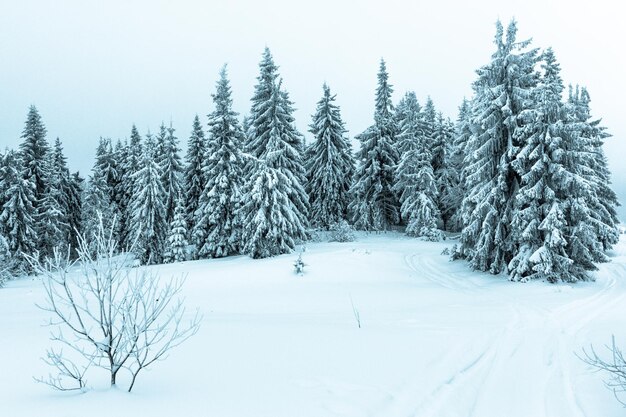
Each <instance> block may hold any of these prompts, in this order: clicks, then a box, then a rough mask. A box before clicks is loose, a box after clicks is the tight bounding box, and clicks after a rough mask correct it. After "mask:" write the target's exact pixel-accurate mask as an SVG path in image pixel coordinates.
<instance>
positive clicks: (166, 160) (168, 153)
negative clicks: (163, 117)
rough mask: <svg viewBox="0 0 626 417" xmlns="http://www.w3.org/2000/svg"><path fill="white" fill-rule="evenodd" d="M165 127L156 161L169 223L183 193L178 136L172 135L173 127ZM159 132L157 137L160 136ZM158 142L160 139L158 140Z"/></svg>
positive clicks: (162, 127) (166, 217) (163, 127)
mask: <svg viewBox="0 0 626 417" xmlns="http://www.w3.org/2000/svg"><path fill="white" fill-rule="evenodd" d="M161 129H165V132H164V139H163V141H162V144H161V145H160V146H159V148H160V150H159V152H160V155H159V156H158V159H157V163H158V164H159V166H160V168H161V172H162V177H161V182H162V183H163V188H164V189H165V219H166V221H167V223H168V224H169V223H171V222H172V220H173V218H174V211H175V210H176V204H177V201H178V200H179V199H180V198H181V197H182V195H183V164H182V161H181V158H180V154H179V152H180V148H179V146H178V138H177V137H176V135H174V132H175V129H174V128H173V127H172V124H171V123H170V126H169V127H168V128H165V126H164V125H162V126H161ZM161 134H163V133H160V134H159V137H160V136H161ZM159 142H160V140H159Z"/></svg>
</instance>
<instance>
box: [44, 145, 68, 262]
mask: <svg viewBox="0 0 626 417" xmlns="http://www.w3.org/2000/svg"><path fill="white" fill-rule="evenodd" d="M47 157H48V158H47V161H46V164H47V165H48V166H47V168H46V171H47V176H46V188H45V190H44V193H43V196H42V200H41V203H40V204H41V205H40V208H39V214H38V215H37V217H36V220H37V231H38V245H37V246H38V248H39V255H40V256H41V257H42V258H44V259H45V258H47V257H51V256H53V255H54V250H55V248H57V247H58V248H60V249H62V250H67V247H68V244H69V242H68V241H67V238H68V235H69V224H68V219H67V200H66V195H65V194H64V192H63V188H62V187H63V175H64V173H62V172H59V171H58V170H57V169H56V167H55V164H54V160H53V153H52V152H48V154H47Z"/></svg>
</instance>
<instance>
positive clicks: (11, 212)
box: [0, 151, 37, 271]
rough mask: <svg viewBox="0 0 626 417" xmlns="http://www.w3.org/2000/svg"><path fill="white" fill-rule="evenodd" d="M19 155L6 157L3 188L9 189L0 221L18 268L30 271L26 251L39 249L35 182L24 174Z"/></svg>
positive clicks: (9, 154) (9, 152) (33, 252)
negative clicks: (36, 227) (36, 225)
mask: <svg viewBox="0 0 626 417" xmlns="http://www.w3.org/2000/svg"><path fill="white" fill-rule="evenodd" d="M19 158H20V155H18V154H16V153H15V152H13V151H8V152H7V154H6V155H5V157H4V170H3V178H2V181H3V185H2V189H6V194H5V195H6V196H7V198H6V199H5V201H4V205H3V206H2V210H1V211H0V224H2V227H3V230H4V233H3V234H4V237H5V239H6V241H7V244H8V246H9V252H10V253H11V256H12V258H13V259H14V260H15V262H16V266H17V268H19V269H21V270H23V271H30V267H29V264H28V262H27V261H26V258H25V257H24V255H34V254H35V252H36V251H37V233H36V231H35V218H34V211H35V209H34V207H33V205H34V204H35V182H34V181H29V180H28V179H25V178H24V175H23V168H22V167H23V162H22V161H20V159H19Z"/></svg>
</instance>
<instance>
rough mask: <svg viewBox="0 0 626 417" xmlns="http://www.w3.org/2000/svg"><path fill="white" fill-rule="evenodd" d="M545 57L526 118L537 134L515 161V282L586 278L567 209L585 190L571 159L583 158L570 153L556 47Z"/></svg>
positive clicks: (510, 268) (531, 136)
mask: <svg viewBox="0 0 626 417" xmlns="http://www.w3.org/2000/svg"><path fill="white" fill-rule="evenodd" d="M543 58H544V61H543V62H542V70H543V74H542V77H541V81H540V83H539V84H538V86H537V88H536V89H535V91H534V92H533V100H534V102H535V109H533V110H532V111H528V112H527V114H526V115H525V118H526V119H527V120H526V122H527V123H526V125H527V126H529V129H532V133H531V134H530V136H529V137H528V139H527V141H526V142H525V143H523V144H522V146H521V149H520V150H519V152H518V153H517V157H516V160H515V161H514V167H515V169H516V170H517V172H518V173H519V175H520V178H521V187H520V189H519V192H518V193H517V194H516V196H515V199H516V200H515V209H516V210H515V212H514V215H513V219H512V226H513V229H514V230H519V231H520V233H519V234H518V235H517V242H516V246H517V253H516V254H515V256H514V257H513V259H512V260H511V262H510V264H509V271H510V277H511V279H512V280H514V281H526V280H529V279H544V280H547V281H549V282H557V281H576V280H579V279H586V274H585V273H584V267H581V266H579V265H578V264H577V260H576V259H570V258H569V257H568V255H567V253H566V247H567V246H568V238H567V234H566V205H567V200H568V198H569V197H570V195H571V194H570V193H573V192H576V193H577V192H580V190H581V189H582V188H584V187H585V184H584V183H583V182H582V181H580V177H579V176H578V175H577V174H576V173H575V172H572V171H570V170H569V168H570V167H569V166H568V165H567V158H569V157H573V158H575V159H576V160H580V156H581V155H579V154H575V153H574V152H572V151H573V150H572V149H568V142H571V141H572V140H573V139H574V138H573V137H571V136H570V132H571V129H569V128H568V126H567V125H566V113H565V108H564V106H563V103H562V98H561V97H562V94H563V82H562V80H561V77H560V66H559V64H558V63H557V62H556V58H555V57H554V53H553V52H552V50H551V49H548V50H547V51H546V52H545V53H544V54H543ZM528 119H529V120H528ZM568 151H569V152H568Z"/></svg>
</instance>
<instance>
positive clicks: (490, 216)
mask: <svg viewBox="0 0 626 417" xmlns="http://www.w3.org/2000/svg"><path fill="white" fill-rule="evenodd" d="M516 35H517V25H516V23H515V21H512V22H511V23H510V25H509V26H508V29H507V33H506V36H505V35H504V29H503V27H502V24H501V23H500V22H498V23H497V31H496V37H495V43H496V47H497V49H496V52H495V53H494V54H493V55H492V59H491V62H490V63H489V64H487V65H486V66H484V67H482V68H481V69H479V70H478V80H477V81H476V82H475V83H474V92H475V98H474V101H473V120H472V125H473V126H472V130H473V131H472V136H471V137H470V139H469V142H468V152H467V155H468V163H467V169H468V171H467V172H469V173H470V174H469V176H468V177H467V185H468V194H467V195H466V197H465V199H464V201H463V220H464V229H463V232H462V235H461V242H462V246H461V252H460V254H461V256H464V257H466V258H467V259H468V260H469V262H470V265H471V266H472V267H473V268H474V269H478V270H481V271H490V272H492V273H494V274H497V273H500V272H503V271H506V269H507V265H508V263H509V262H510V261H511V259H512V257H513V256H514V254H515V250H516V248H515V234H516V233H517V231H514V230H512V228H511V220H512V218H513V210H514V202H515V195H516V194H517V191H518V189H519V186H520V176H519V174H518V172H517V171H516V170H515V169H514V167H513V161H514V160H515V158H516V154H517V152H518V150H519V147H520V146H521V145H522V144H523V143H524V142H525V141H526V138H527V136H528V134H529V132H528V129H527V128H526V126H525V125H524V120H523V118H522V117H521V115H523V114H524V113H525V112H526V111H527V110H529V106H530V108H532V100H528V97H530V96H531V94H532V91H533V89H534V87H535V86H536V84H537V73H536V71H535V69H534V68H535V64H536V62H537V50H536V49H530V50H529V49H528V45H529V43H530V41H523V42H517V40H516Z"/></svg>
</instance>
